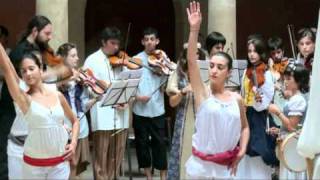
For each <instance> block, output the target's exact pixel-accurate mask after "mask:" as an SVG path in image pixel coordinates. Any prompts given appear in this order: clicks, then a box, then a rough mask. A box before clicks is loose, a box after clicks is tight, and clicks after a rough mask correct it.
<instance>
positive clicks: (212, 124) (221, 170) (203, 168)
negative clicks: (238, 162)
mask: <svg viewBox="0 0 320 180" xmlns="http://www.w3.org/2000/svg"><path fill="white" fill-rule="evenodd" d="M195 129H196V132H195V134H194V135H193V137H192V146H193V147H194V148H195V149H196V150H198V151H200V152H202V153H205V154H216V153H220V152H225V151H228V150H233V149H234V148H235V147H236V146H237V144H238V142H239V139H240V132H241V120H240V110H239V105H238V102H237V100H236V99H235V98H234V99H232V100H231V101H229V102H223V101H221V100H219V99H217V98H215V97H214V96H211V97H209V98H208V99H206V100H205V101H204V102H203V103H202V104H201V105H200V107H199V109H198V111H197V114H196V123H195ZM185 166H186V173H187V177H189V178H201V179H202V178H231V175H230V170H228V169H227V166H222V165H219V164H216V163H214V162H210V161H203V160H201V159H200V158H198V157H196V156H194V155H191V157H190V158H189V159H188V161H187V162H186V165H185Z"/></svg>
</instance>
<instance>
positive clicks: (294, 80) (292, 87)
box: [268, 64, 309, 179]
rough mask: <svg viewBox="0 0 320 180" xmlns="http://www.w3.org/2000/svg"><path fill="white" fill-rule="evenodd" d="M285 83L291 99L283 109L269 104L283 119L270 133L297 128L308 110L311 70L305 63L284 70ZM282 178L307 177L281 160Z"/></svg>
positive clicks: (270, 110) (290, 65) (271, 109)
mask: <svg viewBox="0 0 320 180" xmlns="http://www.w3.org/2000/svg"><path fill="white" fill-rule="evenodd" d="M284 83H285V88H286V91H288V92H290V93H288V95H289V97H287V98H288V99H289V100H288V102H286V103H285V106H284V107H283V109H280V108H279V107H278V106H277V105H275V104H270V105H269V108H268V110H269V112H270V113H272V114H275V115H276V116H278V117H279V119H280V120H281V121H282V124H283V126H282V128H281V130H279V129H278V128H271V129H270V133H271V134H273V135H278V134H279V131H283V132H284V134H285V135H287V134H289V133H290V132H293V131H295V130H296V129H297V126H298V124H299V123H302V121H303V117H304V115H305V112H306V106H307V103H306V100H305V98H304V97H303V95H302V94H303V93H306V92H308V90H309V71H308V70H307V69H306V68H304V67H303V65H300V64H298V65H294V64H289V65H288V66H287V68H286V70H285V72H284ZM279 178H280V179H306V178H307V176H306V172H300V173H295V172H292V171H289V170H288V169H287V168H286V167H285V166H284V165H283V163H281V162H280V177H279Z"/></svg>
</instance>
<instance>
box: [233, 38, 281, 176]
mask: <svg viewBox="0 0 320 180" xmlns="http://www.w3.org/2000/svg"><path fill="white" fill-rule="evenodd" d="M247 47H248V67H247V69H246V72H245V74H244V77H243V82H242V90H241V92H242V96H243V98H244V103H245V105H246V107H247V110H246V115H247V117H248V122H249V127H250V141H249V144H248V147H247V152H246V154H247V155H246V156H245V157H244V159H243V161H241V163H240V165H239V173H238V176H237V178H240V179H270V178H271V174H272V169H271V167H270V166H271V165H277V163H278V161H277V158H276V155H275V146H276V144H275V143H276V141H275V140H276V139H275V138H274V137H273V136H271V135H269V134H267V133H266V129H267V128H268V127H267V113H268V112H267V108H268V106H269V104H270V102H271V100H272V98H273V95H274V83H273V79H272V75H271V73H270V71H268V70H267V65H266V63H265V62H264V60H266V53H265V52H266V46H265V44H264V42H263V40H262V39H261V38H252V39H250V40H249V41H248V44H247ZM272 122H273V121H270V125H273V124H272Z"/></svg>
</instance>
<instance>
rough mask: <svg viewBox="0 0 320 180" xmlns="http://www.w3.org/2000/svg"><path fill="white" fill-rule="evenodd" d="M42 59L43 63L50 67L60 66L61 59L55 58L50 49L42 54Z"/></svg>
mask: <svg viewBox="0 0 320 180" xmlns="http://www.w3.org/2000/svg"><path fill="white" fill-rule="evenodd" d="M41 55H42V59H43V61H44V63H45V64H46V65H48V66H50V67H54V66H56V65H59V64H62V63H63V59H62V57H60V56H55V54H54V51H53V49H52V48H50V47H49V48H47V49H46V50H44V51H43V52H42V53H41Z"/></svg>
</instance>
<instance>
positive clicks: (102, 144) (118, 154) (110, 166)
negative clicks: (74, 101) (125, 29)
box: [84, 27, 129, 179]
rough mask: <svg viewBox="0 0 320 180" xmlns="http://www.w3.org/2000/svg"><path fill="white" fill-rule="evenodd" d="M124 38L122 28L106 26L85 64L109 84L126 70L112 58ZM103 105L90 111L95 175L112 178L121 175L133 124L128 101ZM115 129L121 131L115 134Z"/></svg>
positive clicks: (96, 176)
mask: <svg viewBox="0 0 320 180" xmlns="http://www.w3.org/2000/svg"><path fill="white" fill-rule="evenodd" d="M120 38H121V33H120V30H119V29H118V28H116V27H106V28H105V29H104V30H103V31H102V33H101V43H102V44H101V47H100V48H99V50H97V51H96V52H94V53H93V54H91V55H90V56H89V57H88V58H87V59H86V61H85V63H84V68H89V69H91V70H92V72H93V75H94V76H95V77H96V78H97V79H98V80H99V82H101V83H103V84H104V85H105V86H106V87H107V86H108V84H109V83H112V82H113V81H114V80H116V79H117V77H118V76H119V74H120V72H122V71H123V70H125V68H124V67H122V66H119V67H112V66H111V64H110V62H109V58H108V56H110V55H114V54H115V53H117V52H118V51H119V46H120ZM101 104H102V102H101V100H100V101H98V102H97V103H96V104H95V105H94V106H93V107H92V108H91V110H90V115H91V126H92V131H93V143H94V144H93V146H94V158H93V159H94V161H93V168H94V177H95V179H110V178H113V177H114V176H115V174H114V173H116V175H117V176H118V175H119V170H120V165H121V160H122V158H123V155H124V151H125V144H126V136H127V129H128V127H129V108H128V105H127V104H126V105H123V106H120V105H117V106H116V107H111V106H104V107H101ZM118 130H121V131H120V132H119V131H118ZM115 131H117V132H118V133H116V134H115V135H114V136H113V135H112V134H114V133H115ZM114 141H116V142H114ZM114 161H116V167H114V163H115V162H114Z"/></svg>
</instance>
